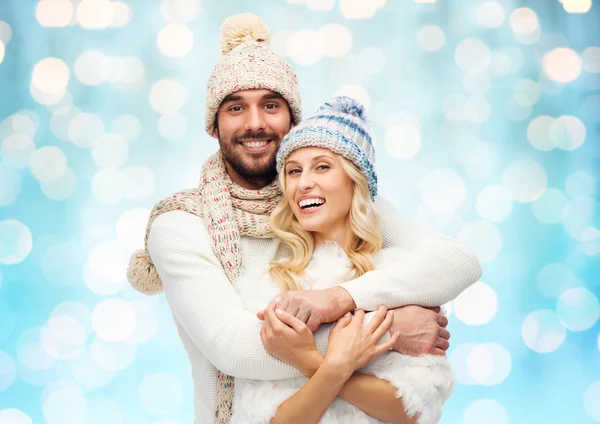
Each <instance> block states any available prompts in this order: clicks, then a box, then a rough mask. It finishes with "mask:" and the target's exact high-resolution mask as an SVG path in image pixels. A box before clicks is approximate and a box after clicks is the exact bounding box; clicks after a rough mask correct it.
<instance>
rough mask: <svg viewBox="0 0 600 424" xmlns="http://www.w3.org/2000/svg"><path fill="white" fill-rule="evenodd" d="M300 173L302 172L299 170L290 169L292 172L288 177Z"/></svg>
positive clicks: (289, 172)
mask: <svg viewBox="0 0 600 424" xmlns="http://www.w3.org/2000/svg"><path fill="white" fill-rule="evenodd" d="M299 172H300V170H299V169H290V170H289V171H288V175H293V174H297V173H299Z"/></svg>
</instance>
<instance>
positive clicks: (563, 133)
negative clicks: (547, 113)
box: [549, 115, 586, 150]
mask: <svg viewBox="0 0 600 424" xmlns="http://www.w3.org/2000/svg"><path fill="white" fill-rule="evenodd" d="M549 133H550V139H551V140H552V143H553V144H554V145H555V146H556V147H558V148H559V149H562V150H575V149H577V148H579V147H580V146H581V145H582V144H583V143H584V141H585V134H586V130H585V125H583V122H581V120H580V119H579V118H577V117H576V116H567V115H565V116H561V117H559V118H558V119H556V120H555V121H554V122H552V125H550V131H549Z"/></svg>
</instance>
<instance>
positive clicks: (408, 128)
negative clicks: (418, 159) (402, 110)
mask: <svg viewBox="0 0 600 424" xmlns="http://www.w3.org/2000/svg"><path fill="white" fill-rule="evenodd" d="M385 150H386V151H387V152H388V153H389V154H390V155H392V156H393V157H395V158H397V159H401V160H405V159H410V158H412V157H414V156H416V155H417V154H418V153H419V151H420V150H421V132H420V131H419V128H417V127H416V126H414V125H395V126H393V127H392V128H390V129H389V130H388V131H387V132H386V134H385Z"/></svg>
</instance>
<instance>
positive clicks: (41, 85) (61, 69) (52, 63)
mask: <svg viewBox="0 0 600 424" xmlns="http://www.w3.org/2000/svg"><path fill="white" fill-rule="evenodd" d="M69 75H70V73H69V67H68V66H67V65H66V64H65V63H64V62H63V61H62V60H60V59H58V58H55V57H48V58H46V59H42V60H40V61H39V62H38V63H37V64H36V65H35V66H34V68H33V73H32V77H31V83H32V85H33V87H35V88H36V89H37V90H39V91H41V92H42V93H45V94H57V93H60V92H62V91H64V90H65V89H66V88H67V84H69ZM61 97H62V96H61Z"/></svg>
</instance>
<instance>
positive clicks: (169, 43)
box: [156, 23, 194, 58]
mask: <svg viewBox="0 0 600 424" xmlns="http://www.w3.org/2000/svg"><path fill="white" fill-rule="evenodd" d="M156 43H157V44H158V49H159V50H160V51H161V53H162V54H164V55H165V56H168V57H174V58H178V57H183V56H185V55H186V54H188V53H189V52H190V51H191V50H192V47H193V46H194V33H193V32H192V31H191V30H190V29H189V28H188V27H187V26H186V25H184V24H179V23H177V24H170V25H167V26H166V27H164V28H163V29H162V30H161V31H160V32H159V33H158V38H157V40H156Z"/></svg>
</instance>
